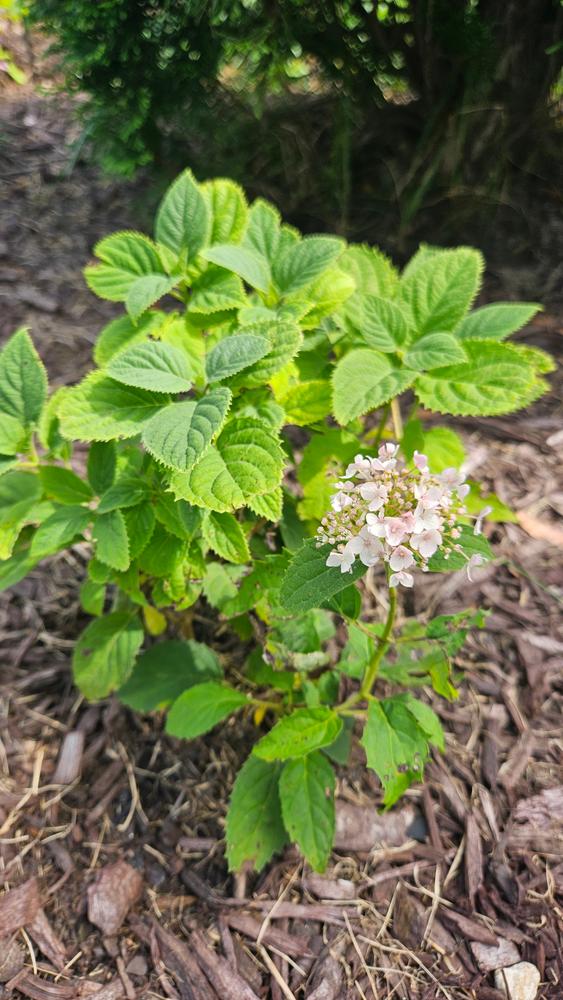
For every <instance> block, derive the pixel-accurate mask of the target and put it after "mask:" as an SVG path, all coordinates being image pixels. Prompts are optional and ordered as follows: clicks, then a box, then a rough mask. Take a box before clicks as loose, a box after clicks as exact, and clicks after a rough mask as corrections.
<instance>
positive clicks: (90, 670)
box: [72, 611, 143, 700]
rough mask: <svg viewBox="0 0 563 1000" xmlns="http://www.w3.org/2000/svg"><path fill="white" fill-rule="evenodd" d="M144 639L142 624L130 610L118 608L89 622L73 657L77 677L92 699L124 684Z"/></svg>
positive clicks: (103, 696) (80, 686)
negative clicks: (119, 609) (118, 609)
mask: <svg viewBox="0 0 563 1000" xmlns="http://www.w3.org/2000/svg"><path fill="white" fill-rule="evenodd" d="M142 641H143V627H142V625H141V623H140V622H139V619H138V618H137V616H136V615H134V614H131V612H129V611H115V612H113V613H112V614H110V615H105V616H104V617H103V618H97V619H96V621H93V622H90V624H89V625H88V626H87V628H86V629H85V630H84V632H83V633H82V635H81V636H80V638H79V640H78V642H77V644H76V646H75V648H74V655H73V658H72V668H73V672H74V679H75V681H76V684H77V686H78V687H79V688H80V690H81V691H82V693H83V694H84V695H85V696H86V697H87V698H90V699H91V700H94V699H96V698H105V696H106V695H107V694H109V693H110V692H111V691H115V689H116V688H119V687H121V685H122V684H124V683H125V681H126V680H127V678H128V677H129V674H130V673H131V671H132V669H133V665H134V663H135V659H136V657H137V653H138V651H139V649H140V647H141V643H142Z"/></svg>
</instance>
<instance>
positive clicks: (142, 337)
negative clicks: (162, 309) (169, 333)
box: [94, 313, 164, 367]
mask: <svg viewBox="0 0 563 1000" xmlns="http://www.w3.org/2000/svg"><path fill="white" fill-rule="evenodd" d="M163 315H164V314H163V313H160V314H157V313H147V314H146V315H144V316H142V317H141V318H140V319H139V320H138V321H137V323H136V324H135V323H133V322H132V320H131V319H130V318H129V316H119V318H118V319H112V321H111V323H108V324H107V326H104V328H103V330H102V331H101V333H99V334H98V339H97V340H96V343H95V345H94V361H95V362H96V364H98V365H100V367H103V365H107V364H108V362H109V361H111V359H112V358H113V357H115V355H116V354H119V353H120V351H123V350H125V348H127V347H133V345H134V344H142V343H143V342H144V341H146V340H147V338H148V336H149V334H150V333H151V332H152V331H153V330H154V329H155V327H156V326H158V324H159V323H161V322H162V316H163Z"/></svg>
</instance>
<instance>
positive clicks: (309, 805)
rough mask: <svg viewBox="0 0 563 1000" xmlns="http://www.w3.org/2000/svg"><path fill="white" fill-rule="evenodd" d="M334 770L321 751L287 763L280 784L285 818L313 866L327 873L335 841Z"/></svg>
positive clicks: (295, 839) (288, 827)
mask: <svg viewBox="0 0 563 1000" xmlns="http://www.w3.org/2000/svg"><path fill="white" fill-rule="evenodd" d="M334 785H335V780H334V771H333V769H332V765H331V764H330V763H329V761H328V760H327V759H326V757H325V756H323V754H321V753H310V754H308V755H307V756H306V757H300V758H298V759H297V760H289V761H288V762H287V763H286V764H284V767H283V770H282V773H281V776H280V783H279V792H280V799H281V807H282V817H283V821H284V825H285V828H286V830H287V832H288V833H289V835H290V837H291V839H292V840H293V841H295V843H296V844H297V845H298V847H299V848H300V850H301V852H302V853H303V855H304V856H305V858H306V859H307V861H308V862H309V864H310V865H311V867H312V868H314V869H315V871H318V872H324V870H325V868H326V865H327V862H328V859H329V856H330V852H331V849H332V844H333V840H334V826H335V818H334Z"/></svg>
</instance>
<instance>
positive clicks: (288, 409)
mask: <svg viewBox="0 0 563 1000" xmlns="http://www.w3.org/2000/svg"><path fill="white" fill-rule="evenodd" d="M280 402H281V403H282V405H283V408H284V410H285V422H286V423H287V424H296V425H297V426H298V427H306V426H307V425H308V424H316V423H318V421H319V420H324V418H325V417H327V416H328V415H329V413H330V411H331V406H332V388H331V384H330V382H328V381H327V380H324V379H318V380H312V381H310V382H300V383H299V384H298V385H294V386H292V387H291V388H290V389H289V390H288V392H287V393H285V394H284V395H283V396H282V397H281V400H280Z"/></svg>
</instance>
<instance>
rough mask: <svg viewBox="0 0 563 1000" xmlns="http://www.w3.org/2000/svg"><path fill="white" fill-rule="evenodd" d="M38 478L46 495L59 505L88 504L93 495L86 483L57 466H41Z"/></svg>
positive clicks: (68, 470)
mask: <svg viewBox="0 0 563 1000" xmlns="http://www.w3.org/2000/svg"><path fill="white" fill-rule="evenodd" d="M39 478H40V480H41V483H42V486H43V489H44V491H45V493H46V495H47V496H48V497H50V498H51V499H53V500H58V502H59V503H70V504H78V503H88V501H89V500H91V499H92V497H93V495H94V494H93V493H92V490H91V489H90V487H89V485H88V483H85V482H84V480H83V479H80V477H79V476H77V475H76V473H75V472H72V470H71V469H63V468H61V466H59V465H42V466H41V467H40V469H39Z"/></svg>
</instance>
